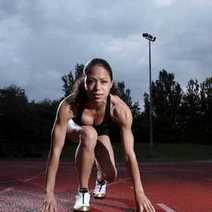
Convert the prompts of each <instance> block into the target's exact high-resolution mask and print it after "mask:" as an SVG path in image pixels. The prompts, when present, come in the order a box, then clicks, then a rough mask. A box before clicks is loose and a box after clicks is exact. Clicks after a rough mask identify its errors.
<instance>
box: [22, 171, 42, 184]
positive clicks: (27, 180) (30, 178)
mask: <svg viewBox="0 0 212 212" xmlns="http://www.w3.org/2000/svg"><path fill="white" fill-rule="evenodd" d="M41 176H42V172H40V173H39V174H37V175H35V176H32V177H29V178H27V179H25V180H22V182H24V183H27V182H29V181H31V180H34V179H36V178H38V177H41Z"/></svg>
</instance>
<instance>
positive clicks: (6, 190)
mask: <svg viewBox="0 0 212 212" xmlns="http://www.w3.org/2000/svg"><path fill="white" fill-rule="evenodd" d="M13 189H14V188H13V187H8V188H5V189H3V190H2V191H0V194H3V193H5V192H8V191H12V190H13Z"/></svg>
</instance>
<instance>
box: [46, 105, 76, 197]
mask: <svg viewBox="0 0 212 212" xmlns="http://www.w3.org/2000/svg"><path fill="white" fill-rule="evenodd" d="M72 117H73V113H72V111H71V110H70V107H69V105H68V104H67V103H66V102H62V103H61V104H60V105H59V107H58V111H57V114H56V118H55V122H54V125H53V129H52V133H51V148H50V152H49V157H48V167H47V174H46V192H47V193H53V192H54V187H55V180H56V174H57V170H58V165H59V159H60V155H61V151H62V148H63V146H64V141H65V136H66V129H67V123H68V120H69V119H70V118H72Z"/></svg>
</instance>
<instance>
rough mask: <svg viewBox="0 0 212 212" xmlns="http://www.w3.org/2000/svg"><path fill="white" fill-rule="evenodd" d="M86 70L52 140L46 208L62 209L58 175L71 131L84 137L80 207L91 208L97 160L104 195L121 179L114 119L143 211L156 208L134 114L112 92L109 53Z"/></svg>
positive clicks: (79, 159)
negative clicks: (139, 155) (144, 176)
mask: <svg viewBox="0 0 212 212" xmlns="http://www.w3.org/2000/svg"><path fill="white" fill-rule="evenodd" d="M84 74H85V75H84V76H83V77H81V78H80V79H79V80H77V82H76V83H75V86H74V90H73V93H72V94H71V95H70V96H68V97H66V98H65V99H64V100H63V101H62V102H61V103H60V105H59V107H58V110H57V114H56V119H55V123H54V126H53V130H52V144H51V149H50V153H49V163H48V168H47V178H46V198H45V201H44V206H43V210H42V211H43V212H44V211H56V210H57V209H56V208H57V205H56V199H55V196H54V187H55V178H56V173H57V170H58V164H59V158H60V155H61V151H62V148H63V145H64V141H65V137H66V136H67V138H69V139H70V140H72V141H74V142H79V145H78V147H77V150H76V155H75V164H76V168H77V174H78V179H79V191H78V194H77V195H76V201H75V204H74V207H73V208H74V210H77V211H89V207H90V193H89V188H88V181H89V177H90V174H91V170H92V167H93V164H94V163H96V165H97V168H98V171H97V180H96V186H95V189H94V191H93V195H94V197H96V198H104V196H105V195H106V186H107V183H108V182H112V181H114V180H115V179H116V176H117V170H116V167H115V160H114V153H113V149H112V145H111V141H110V138H109V129H110V124H111V122H115V123H116V124H118V126H119V127H120V132H121V138H122V143H123V147H124V153H125V158H126V162H127V165H128V167H129V171H130V173H131V176H132V181H133V184H134V193H135V199H136V202H137V209H138V211H144V210H146V211H148V212H154V211H155V209H154V207H153V206H152V204H151V202H150V201H149V199H148V198H147V197H146V195H145V193H144V190H143V187H142V183H141V178H140V172H139V167H138V163H137V159H136V156H135V152H134V138H133V134H132V131H131V126H132V114H131V111H130V109H129V107H128V106H127V105H126V104H125V102H124V101H122V100H121V99H120V98H119V97H118V96H116V95H112V94H111V89H112V86H113V76H112V70H111V67H110V65H109V64H108V63H107V62H106V61H105V60H103V59H99V58H94V59H92V60H91V61H89V62H88V63H87V65H86V66H85V68H84Z"/></svg>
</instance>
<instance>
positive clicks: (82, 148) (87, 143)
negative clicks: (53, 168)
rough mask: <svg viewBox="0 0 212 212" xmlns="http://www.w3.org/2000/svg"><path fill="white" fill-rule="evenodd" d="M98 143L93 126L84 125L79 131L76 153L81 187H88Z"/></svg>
mask: <svg viewBox="0 0 212 212" xmlns="http://www.w3.org/2000/svg"><path fill="white" fill-rule="evenodd" d="M96 143H97V133H96V130H95V129H94V128H93V127H91V126H82V129H81V130H80V132H79V145H78V147H77V150H76V153H75V164H76V169H77V174H78V178H79V186H80V188H86V189H88V182H89V178H90V174H91V170H92V167H93V163H94V158H95V156H94V149H95V146H96Z"/></svg>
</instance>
